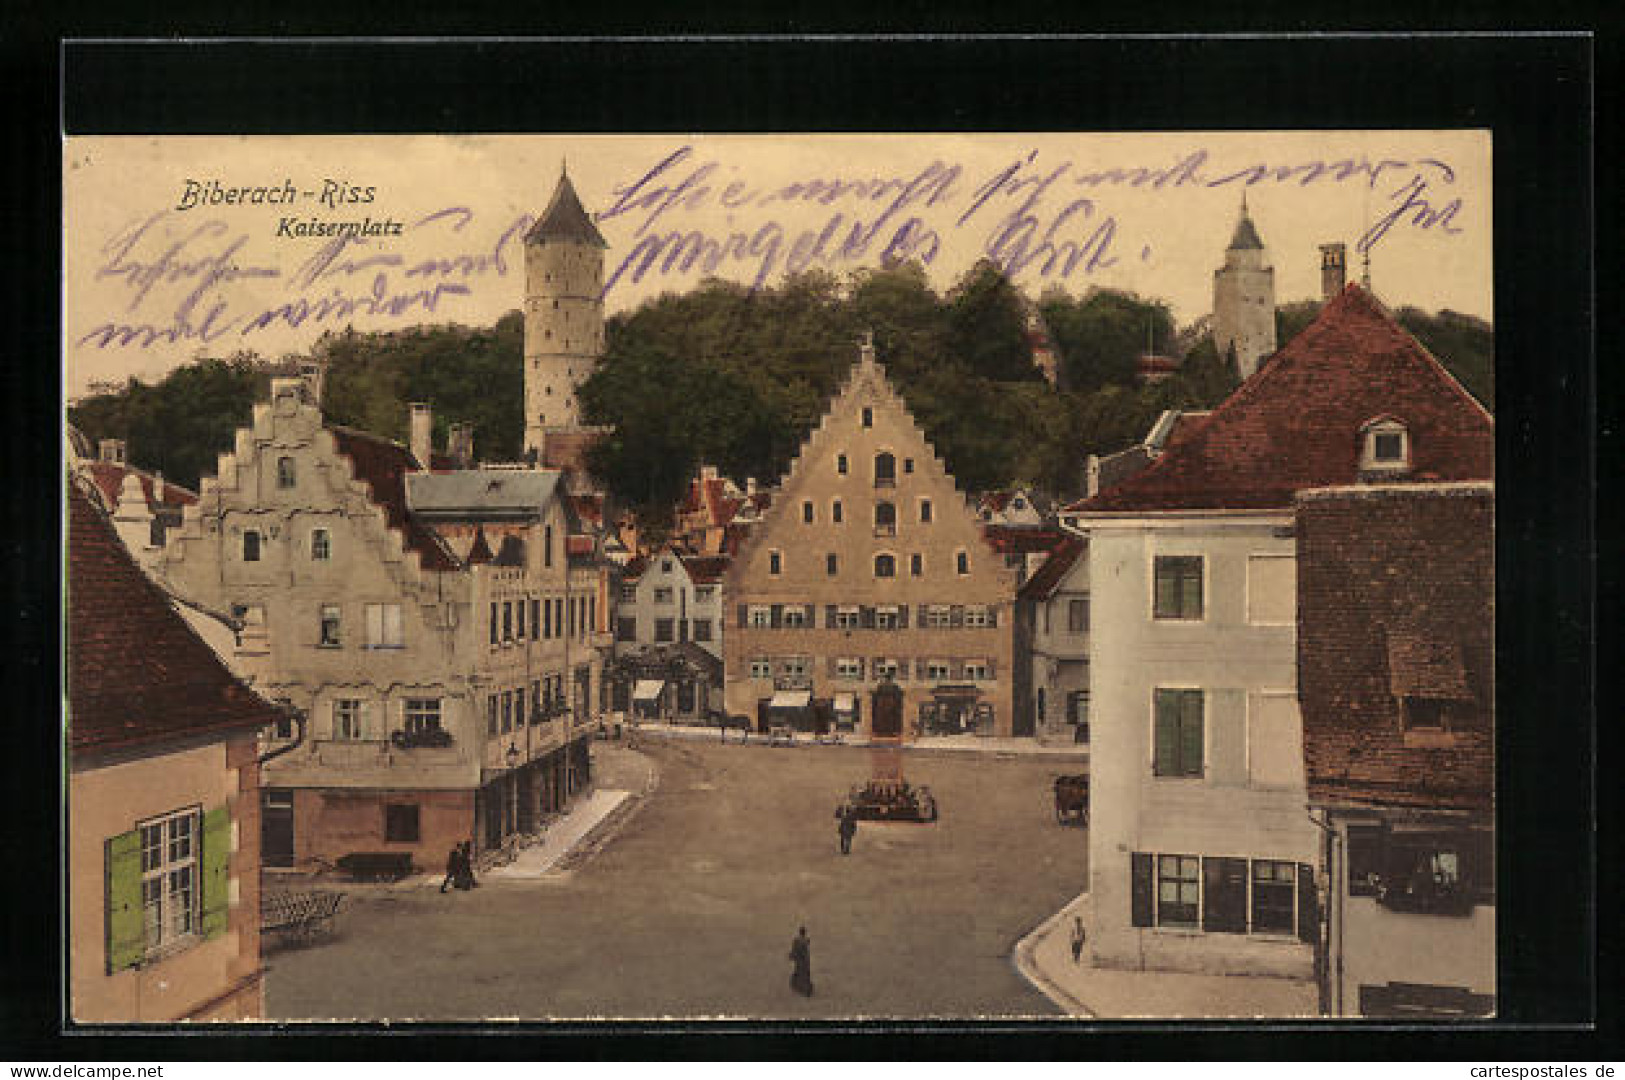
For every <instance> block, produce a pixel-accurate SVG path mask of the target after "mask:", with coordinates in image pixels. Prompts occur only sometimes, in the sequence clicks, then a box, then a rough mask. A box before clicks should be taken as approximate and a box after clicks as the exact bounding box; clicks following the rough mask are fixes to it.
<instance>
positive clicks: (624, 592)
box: [621, 582, 638, 604]
mask: <svg viewBox="0 0 1625 1080" xmlns="http://www.w3.org/2000/svg"><path fill="white" fill-rule="evenodd" d="M637 602H638V586H637V582H632V583H631V584H628V585H622V586H621V603H623V604H635V603H637Z"/></svg>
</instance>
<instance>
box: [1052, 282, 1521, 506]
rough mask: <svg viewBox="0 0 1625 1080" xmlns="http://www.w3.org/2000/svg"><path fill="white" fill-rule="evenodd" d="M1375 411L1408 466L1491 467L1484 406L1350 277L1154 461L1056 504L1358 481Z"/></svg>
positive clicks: (1448, 470) (1258, 493)
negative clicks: (1407, 451) (1393, 427)
mask: <svg viewBox="0 0 1625 1080" xmlns="http://www.w3.org/2000/svg"><path fill="white" fill-rule="evenodd" d="M1383 415H1388V416H1392V417H1394V418H1396V419H1398V420H1400V421H1401V422H1402V423H1404V425H1405V426H1406V428H1407V429H1408V431H1409V433H1410V444H1411V461H1412V470H1411V472H1412V475H1415V476H1418V477H1425V478H1427V479H1431V480H1478V479H1488V478H1489V477H1491V476H1493V475H1494V468H1495V436H1494V430H1493V427H1494V425H1493V422H1492V421H1491V419H1490V416H1489V414H1488V413H1487V412H1485V411H1484V409H1483V407H1482V406H1480V405H1479V404H1478V402H1476V401H1475V400H1473V398H1472V397H1471V396H1469V395H1468V393H1467V391H1466V390H1464V389H1462V387H1461V385H1460V384H1459V383H1457V382H1456V380H1455V379H1453V378H1452V377H1451V376H1450V374H1449V373H1448V372H1447V371H1445V369H1444V367H1443V366H1442V365H1441V364H1440V363H1439V362H1438V361H1437V360H1435V359H1434V358H1433V357H1432V356H1430V355H1429V354H1428V352H1427V350H1426V349H1424V348H1423V347H1422V346H1421V345H1420V344H1419V343H1418V342H1417V341H1416V339H1415V338H1413V337H1411V336H1410V334H1408V333H1406V332H1405V330H1404V329H1403V328H1402V327H1401V326H1400V325H1399V324H1398V323H1397V322H1395V321H1394V319H1393V318H1392V317H1391V316H1390V315H1389V314H1388V313H1387V311H1385V310H1384V309H1383V308H1382V306H1381V305H1380V304H1378V303H1377V302H1376V301H1375V300H1374V299H1373V298H1372V297H1371V296H1370V295H1369V294H1368V293H1366V292H1365V291H1364V290H1363V289H1361V288H1360V286H1359V285H1355V284H1351V285H1349V286H1348V287H1347V288H1346V289H1345V290H1344V291H1343V292H1342V294H1341V295H1339V296H1338V297H1336V298H1335V299H1333V300H1332V301H1331V302H1329V303H1328V304H1326V306H1325V307H1324V308H1322V309H1321V312H1320V315H1319V317H1317V318H1316V319H1315V321H1314V322H1312V323H1310V324H1309V326H1308V327H1306V328H1305V329H1304V331H1303V332H1302V333H1300V334H1299V335H1298V336H1297V337H1295V338H1293V339H1292V340H1291V341H1290V342H1288V343H1287V345H1286V346H1285V347H1284V348H1283V349H1281V350H1280V351H1279V352H1277V353H1275V355H1274V356H1272V357H1271V358H1270V359H1269V360H1267V361H1265V363H1264V366H1263V367H1261V368H1260V369H1259V370H1258V372H1257V373H1256V374H1254V375H1253V376H1252V377H1251V378H1250V379H1248V380H1247V381H1246V382H1244V383H1243V384H1242V385H1241V386H1240V388H1238V389H1237V390H1236V392H1235V393H1233V394H1231V395H1230V397H1229V398H1227V399H1225V401H1224V402H1223V403H1222V404H1221V405H1219V407H1218V408H1217V409H1215V410H1214V411H1213V413H1212V414H1211V415H1210V416H1209V417H1208V418H1207V419H1206V420H1204V421H1202V422H1201V423H1199V424H1197V425H1195V426H1194V427H1193V428H1191V429H1190V430H1189V431H1188V432H1185V431H1181V432H1179V433H1177V436H1176V437H1175V438H1173V439H1170V441H1169V444H1168V446H1167V448H1166V449H1165V451H1164V452H1163V454H1162V455H1161V456H1160V457H1159V458H1158V459H1157V460H1156V461H1155V462H1154V463H1153V464H1151V465H1150V466H1149V467H1147V468H1146V469H1144V470H1142V471H1140V472H1138V473H1135V474H1134V475H1133V476H1131V477H1129V478H1128V479H1126V480H1124V481H1123V482H1122V483H1121V484H1118V485H1117V486H1115V487H1113V488H1110V489H1109V490H1106V491H1102V492H1100V493H1099V494H1097V495H1095V496H1094V497H1093V498H1090V499H1085V500H1083V501H1081V502H1078V503H1074V504H1073V505H1071V506H1069V507H1067V509H1068V510H1069V511H1077V512H1082V513H1090V512H1108V513H1109V512H1134V511H1157V510H1180V509H1284V508H1287V507H1290V506H1291V505H1292V496H1293V493H1294V492H1297V491H1301V490H1303V489H1305V488H1310V487H1320V486H1328V485H1335V484H1350V483H1354V482H1355V481H1356V480H1358V479H1359V476H1358V470H1359V457H1360V449H1361V448H1360V429H1361V427H1362V426H1364V425H1365V424H1366V422H1367V421H1370V420H1372V419H1374V418H1376V417H1379V416H1383ZM1184 426H1185V425H1183V424H1181V427H1184Z"/></svg>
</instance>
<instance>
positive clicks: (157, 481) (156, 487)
mask: <svg viewBox="0 0 1625 1080" xmlns="http://www.w3.org/2000/svg"><path fill="white" fill-rule="evenodd" d="M152 501H153V502H155V503H162V502H163V501H164V474H163V473H161V472H155V473H153V474H152Z"/></svg>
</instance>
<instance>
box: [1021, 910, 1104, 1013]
mask: <svg viewBox="0 0 1625 1080" xmlns="http://www.w3.org/2000/svg"><path fill="white" fill-rule="evenodd" d="M1081 895H1087V894H1080V896H1081ZM1077 902H1078V898H1076V897H1074V898H1073V899H1072V900H1071V901H1069V902H1068V903H1067V904H1066V905H1065V906H1064V907H1062V908H1061V910H1060V911H1057V912H1056V913H1055V914H1053V915H1051V916H1050V917H1049V918H1047V919H1045V920H1044V921H1043V922H1041V923H1039V924H1038V926H1037V927H1035V928H1034V929H1032V930H1030V931H1029V932H1028V933H1027V935H1026V936H1025V937H1023V938H1022V939H1021V940H1020V941H1018V942H1016V947H1015V949H1014V950H1012V951H1011V954H1010V959H1011V962H1012V963H1013V964H1014V965H1015V968H1016V973H1017V974H1019V975H1020V976H1021V977H1022V978H1023V979H1026V980H1027V982H1028V983H1030V984H1031V985H1032V987H1033V989H1035V990H1037V991H1038V992H1039V993H1041V994H1043V995H1044V996H1045V997H1047V998H1049V999H1050V1000H1051V1001H1053V1002H1054V1003H1055V1004H1057V1005H1059V1006H1060V1007H1061V1008H1062V1009H1064V1010H1065V1011H1066V1013H1067V1015H1068V1016H1072V1017H1076V1018H1081V1019H1087V1020H1097V1019H1099V1014H1098V1013H1096V1012H1095V1011H1094V1010H1093V1009H1091V1008H1089V1006H1087V1005H1085V1004H1084V1003H1083V1002H1082V1001H1080V1000H1078V999H1077V998H1076V997H1074V996H1073V995H1071V994H1069V993H1068V992H1067V991H1065V990H1063V989H1061V987H1060V986H1059V985H1058V984H1057V983H1056V982H1055V981H1054V980H1052V979H1050V978H1049V977H1048V976H1047V975H1045V974H1044V973H1043V972H1042V971H1041V970H1039V967H1038V963H1037V962H1036V961H1035V960H1034V959H1033V954H1034V953H1035V952H1036V951H1037V949H1038V944H1039V942H1041V941H1043V940H1045V939H1046V938H1048V937H1049V936H1050V935H1051V934H1052V933H1054V932H1055V930H1056V928H1057V927H1058V926H1059V925H1060V924H1061V922H1062V921H1063V920H1064V919H1065V918H1066V914H1067V912H1068V910H1070V909H1071V907H1072V905H1073V904H1076V903H1077Z"/></svg>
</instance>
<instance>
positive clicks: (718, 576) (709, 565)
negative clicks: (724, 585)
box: [681, 555, 733, 585]
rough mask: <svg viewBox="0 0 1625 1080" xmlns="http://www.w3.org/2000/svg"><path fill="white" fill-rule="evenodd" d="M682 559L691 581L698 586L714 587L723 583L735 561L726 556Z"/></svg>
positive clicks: (698, 556) (702, 556)
mask: <svg viewBox="0 0 1625 1080" xmlns="http://www.w3.org/2000/svg"><path fill="white" fill-rule="evenodd" d="M681 558H682V561H683V569H684V570H687V571H688V576H689V580H691V581H693V582H694V584H696V585H714V584H716V583H717V582H719V581H721V580H722V575H724V574H726V573H727V572H728V564H729V563H730V562H732V561H733V560H731V559H729V558H728V557H727V556H725V555H684V556H681Z"/></svg>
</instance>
